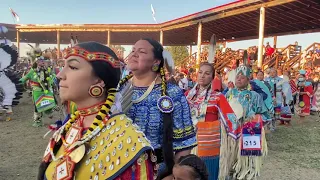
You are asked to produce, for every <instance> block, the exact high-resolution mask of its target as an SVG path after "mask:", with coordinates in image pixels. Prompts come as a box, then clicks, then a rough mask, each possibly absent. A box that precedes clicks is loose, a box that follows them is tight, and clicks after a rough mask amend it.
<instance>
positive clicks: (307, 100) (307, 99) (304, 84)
mask: <svg viewBox="0 0 320 180" xmlns="http://www.w3.org/2000/svg"><path fill="white" fill-rule="evenodd" d="M299 74H300V75H299V78H298V82H297V86H298V94H299V101H298V115H299V116H300V121H301V120H302V119H303V118H304V117H305V116H309V115H310V108H311V97H312V94H313V88H312V83H311V82H309V81H307V80H306V71H305V70H300V71H299Z"/></svg>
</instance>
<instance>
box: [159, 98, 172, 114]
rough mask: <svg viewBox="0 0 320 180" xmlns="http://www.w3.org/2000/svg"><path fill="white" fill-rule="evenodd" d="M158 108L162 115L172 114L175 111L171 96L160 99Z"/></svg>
mask: <svg viewBox="0 0 320 180" xmlns="http://www.w3.org/2000/svg"><path fill="white" fill-rule="evenodd" d="M157 106H158V108H159V110H160V111H161V112H162V113H171V112H172V111H173V100H172V99H171V98H170V97H169V96H161V97H160V98H159V99H158V102H157Z"/></svg>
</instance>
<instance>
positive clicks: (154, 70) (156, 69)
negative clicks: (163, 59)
mask: <svg viewBox="0 0 320 180" xmlns="http://www.w3.org/2000/svg"><path fill="white" fill-rule="evenodd" d="M158 70H159V64H154V65H152V71H153V72H157V71H158Z"/></svg>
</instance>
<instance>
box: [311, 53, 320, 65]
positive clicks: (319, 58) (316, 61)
mask: <svg viewBox="0 0 320 180" xmlns="http://www.w3.org/2000/svg"><path fill="white" fill-rule="evenodd" d="M313 67H314V68H315V69H317V68H318V67H320V49H317V50H316V54H315V55H314V57H313Z"/></svg>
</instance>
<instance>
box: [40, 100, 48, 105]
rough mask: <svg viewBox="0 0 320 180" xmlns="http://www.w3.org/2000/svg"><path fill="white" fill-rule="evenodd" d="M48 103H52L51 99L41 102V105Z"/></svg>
mask: <svg viewBox="0 0 320 180" xmlns="http://www.w3.org/2000/svg"><path fill="white" fill-rule="evenodd" d="M48 104H50V101H49V100H44V101H42V102H41V106H46V105H48Z"/></svg>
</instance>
